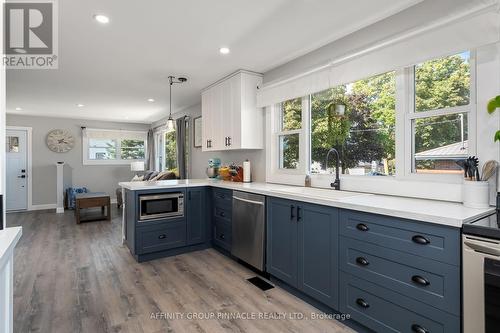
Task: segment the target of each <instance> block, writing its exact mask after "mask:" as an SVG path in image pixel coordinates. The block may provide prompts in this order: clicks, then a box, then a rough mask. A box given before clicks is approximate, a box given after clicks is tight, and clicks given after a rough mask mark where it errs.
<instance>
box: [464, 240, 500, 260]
mask: <svg viewBox="0 0 500 333" xmlns="http://www.w3.org/2000/svg"><path fill="white" fill-rule="evenodd" d="M464 246H467V247H468V248H469V249H471V250H474V251H476V252H480V253H484V254H489V255H492V256H499V257H500V248H499V247H498V246H489V245H488V243H486V242H481V241H477V240H474V239H470V238H467V239H466V240H464Z"/></svg>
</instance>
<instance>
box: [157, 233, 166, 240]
mask: <svg viewBox="0 0 500 333" xmlns="http://www.w3.org/2000/svg"><path fill="white" fill-rule="evenodd" d="M165 238H167V235H165V234H161V235H160V236H158V239H165Z"/></svg>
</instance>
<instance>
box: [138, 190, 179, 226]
mask: <svg viewBox="0 0 500 333" xmlns="http://www.w3.org/2000/svg"><path fill="white" fill-rule="evenodd" d="M182 216H184V194H183V193H182V192H174V193H160V194H147V195H140V196H139V221H143V222H144V221H148V220H152V219H161V218H173V217H182Z"/></svg>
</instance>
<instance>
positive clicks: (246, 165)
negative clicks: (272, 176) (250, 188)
mask: <svg viewBox="0 0 500 333" xmlns="http://www.w3.org/2000/svg"><path fill="white" fill-rule="evenodd" d="M251 181H252V171H251V165H250V161H249V160H246V161H245V162H243V182H244V183H250V182H251Z"/></svg>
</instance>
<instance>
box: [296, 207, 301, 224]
mask: <svg viewBox="0 0 500 333" xmlns="http://www.w3.org/2000/svg"><path fill="white" fill-rule="evenodd" d="M301 211H302V208H300V206H297V222H300V221H301V220H302V216H301V214H300V212H301Z"/></svg>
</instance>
